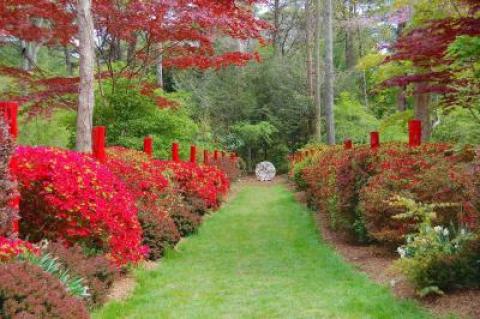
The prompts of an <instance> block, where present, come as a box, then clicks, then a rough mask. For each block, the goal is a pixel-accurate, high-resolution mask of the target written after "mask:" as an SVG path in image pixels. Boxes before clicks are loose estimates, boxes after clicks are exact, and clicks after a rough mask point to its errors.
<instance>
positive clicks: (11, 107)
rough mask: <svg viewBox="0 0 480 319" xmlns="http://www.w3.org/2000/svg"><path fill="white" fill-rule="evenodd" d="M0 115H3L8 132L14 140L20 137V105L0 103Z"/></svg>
mask: <svg viewBox="0 0 480 319" xmlns="http://www.w3.org/2000/svg"><path fill="white" fill-rule="evenodd" d="M0 114H3V116H4V118H5V121H6V122H7V125H8V132H9V133H10V135H11V136H12V137H13V138H17V137H18V103H17V102H13V101H6V102H0Z"/></svg>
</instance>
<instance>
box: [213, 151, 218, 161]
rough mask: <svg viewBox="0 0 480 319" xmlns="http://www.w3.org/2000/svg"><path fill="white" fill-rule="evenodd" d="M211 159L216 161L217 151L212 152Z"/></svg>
mask: <svg viewBox="0 0 480 319" xmlns="http://www.w3.org/2000/svg"><path fill="white" fill-rule="evenodd" d="M213 159H214V160H215V161H218V150H215V151H214V152H213Z"/></svg>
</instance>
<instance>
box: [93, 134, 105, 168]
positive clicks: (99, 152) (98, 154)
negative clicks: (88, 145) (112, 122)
mask: <svg viewBox="0 0 480 319" xmlns="http://www.w3.org/2000/svg"><path fill="white" fill-rule="evenodd" d="M105 132H106V128H105V126H95V127H94V128H93V130H92V146H93V156H94V157H95V158H96V159H97V160H98V161H100V162H105V160H106V159H107V155H106V153H105Z"/></svg>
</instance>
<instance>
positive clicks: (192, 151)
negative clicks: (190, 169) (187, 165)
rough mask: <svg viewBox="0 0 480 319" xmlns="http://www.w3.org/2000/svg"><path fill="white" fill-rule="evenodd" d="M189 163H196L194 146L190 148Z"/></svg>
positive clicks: (195, 148)
mask: <svg viewBox="0 0 480 319" xmlns="http://www.w3.org/2000/svg"><path fill="white" fill-rule="evenodd" d="M190 162H191V163H196V162H197V147H196V146H195V145H192V146H190Z"/></svg>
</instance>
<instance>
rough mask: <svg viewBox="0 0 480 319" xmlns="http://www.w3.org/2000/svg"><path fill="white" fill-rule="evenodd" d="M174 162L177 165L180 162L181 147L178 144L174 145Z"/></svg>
mask: <svg viewBox="0 0 480 319" xmlns="http://www.w3.org/2000/svg"><path fill="white" fill-rule="evenodd" d="M172 161H174V162H176V163H179V162H180V147H179V145H178V143H173V144H172Z"/></svg>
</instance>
